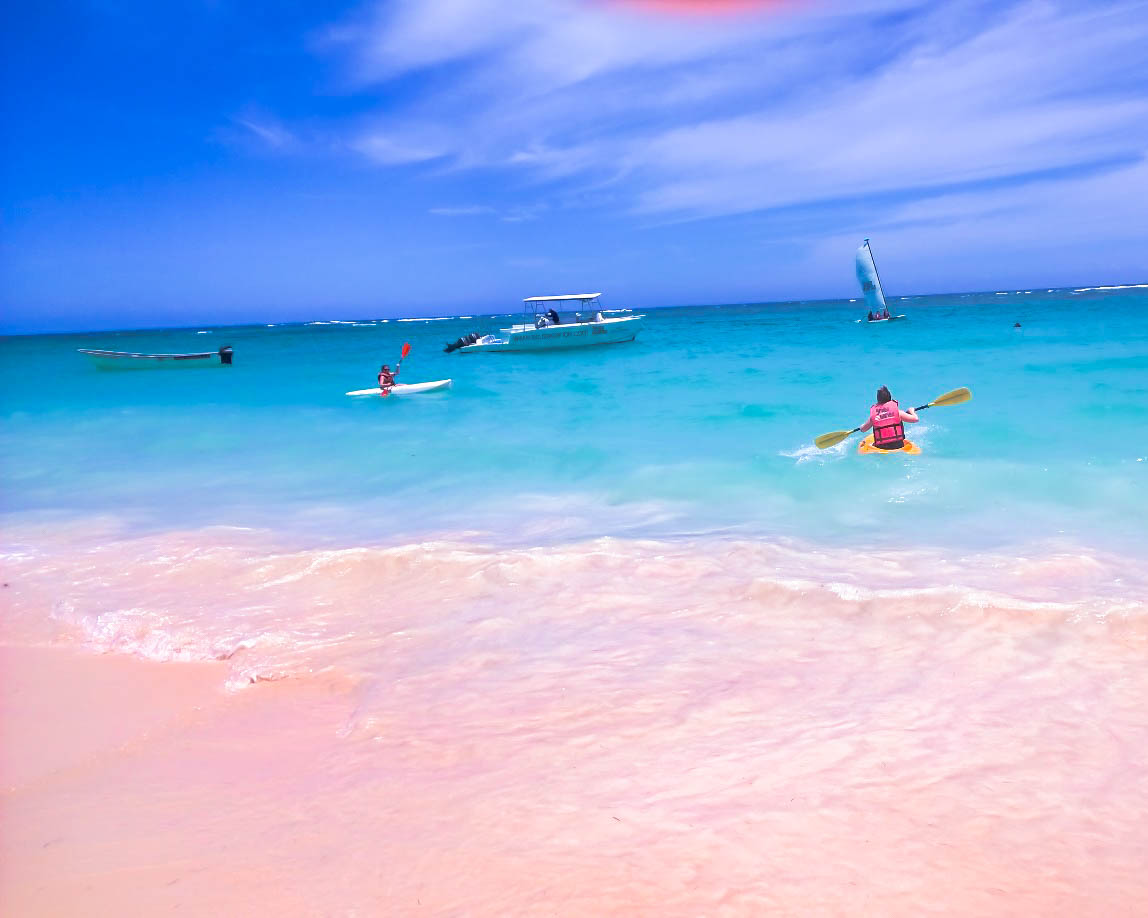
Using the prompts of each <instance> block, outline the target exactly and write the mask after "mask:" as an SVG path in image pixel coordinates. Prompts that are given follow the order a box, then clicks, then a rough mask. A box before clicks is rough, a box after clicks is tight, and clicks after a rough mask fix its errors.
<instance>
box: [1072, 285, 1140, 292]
mask: <svg viewBox="0 0 1148 918" xmlns="http://www.w3.org/2000/svg"><path fill="white" fill-rule="evenodd" d="M1145 288H1148V284H1111V285H1109V286H1106V287H1077V288H1076V289H1075V290H1073V291H1072V292H1073V293H1089V292H1090V291H1093V290H1142V289H1145ZM1050 292H1051V291H1050Z"/></svg>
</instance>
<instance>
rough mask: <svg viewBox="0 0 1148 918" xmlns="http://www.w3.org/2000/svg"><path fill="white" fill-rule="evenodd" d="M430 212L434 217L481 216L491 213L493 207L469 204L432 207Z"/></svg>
mask: <svg viewBox="0 0 1148 918" xmlns="http://www.w3.org/2000/svg"><path fill="white" fill-rule="evenodd" d="M430 213H431V214H433V215H434V216H436V217H481V216H484V215H486V214H493V213H495V210H494V208H493V207H487V206H485V205H483V204H470V205H467V206H465V207H432V208H431V209H430Z"/></svg>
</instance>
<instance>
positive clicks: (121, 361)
mask: <svg viewBox="0 0 1148 918" xmlns="http://www.w3.org/2000/svg"><path fill="white" fill-rule="evenodd" d="M76 350H78V351H79V352H80V353H81V354H83V355H84V356H85V357H87V358H88V359H89V360H91V361H92V363H93V364H95V365H96V366H97V367H99V368H100V369H101V370H145V369H151V368H155V367H219V366H223V367H229V366H231V357H232V354H231V346H230V345H224V346H223V347H221V348H220V349H219V350H218V351H201V352H200V353H196V354H137V353H133V352H131V351H102V350H95V349H92V348H86V347H80V348H76Z"/></svg>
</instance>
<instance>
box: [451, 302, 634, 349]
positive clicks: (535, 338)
mask: <svg viewBox="0 0 1148 918" xmlns="http://www.w3.org/2000/svg"><path fill="white" fill-rule="evenodd" d="M601 296H602V294H600V293H571V294H565V295H563V296H530V297H527V298H526V299H524V300H523V301H522V303H523V317H522V322H521V323H520V324H518V325H512V326H510V327H509V328H503V329H500V332H501V333H500V334H499V335H483V336H479V335H477V334H472V335H466V336H464V337H462V338H459V339H458V341H455V342H454V343H453V344H448V345H447V346H446V350H447V352H448V353H449V352H450V351H456V350H457V351H458V352H459V353H460V354H493V353H505V352H518V351H557V350H566V349H570V348H579V347H595V346H598V345H603V344H621V343H623V342H626V341H633V340H634V338H635V337H637V334H638V332H640V331H641V330H642V320H643V319H644V318H645V316H635V315H621V313H626V312H629V310H620V309H602V308H601V306H600V303H599V297H601ZM574 304H576V305H577V306H578V307H580V308H579V310H578V311H576V312H574V313H573V315H571V314H569V313H567V314H566V315H562V314H560V313H559V312H558V309H559V308H560V307H563V306H570V305H574Z"/></svg>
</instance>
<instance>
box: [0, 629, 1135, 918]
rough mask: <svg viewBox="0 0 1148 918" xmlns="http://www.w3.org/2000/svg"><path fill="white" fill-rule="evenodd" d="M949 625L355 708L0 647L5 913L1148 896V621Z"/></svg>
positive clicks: (195, 671) (757, 909)
mask: <svg viewBox="0 0 1148 918" xmlns="http://www.w3.org/2000/svg"><path fill="white" fill-rule="evenodd" d="M954 626H955V627H954V628H952V629H949V631H948V633H947V634H946V628H945V627H941V628H940V629H934V628H933V627H932V626H931V625H930V626H929V627H927V628H922V626H921V623H920V622H917V623H913V622H910V621H908V620H902V621H900V622H899V623H898V630H899V631H900V632H901V635H900V637H894V636H893V633H892V631H891V630H887V629H886V627H885V625H883V624H880V623H878V622H876V621H875V620H873V619H872V618H871V617H868V616H865V617H862V618H860V619H859V618H857V617H855V616H854V617H850V618H849V619H847V620H841V621H837V622H822V623H821V624H820V626H819V627H817V628H814V629H803V630H801V631H800V632H793V631H788V632H786V631H782V632H780V633H778V634H777V636H776V641H774V642H773V643H774V646H773V647H772V648H771V649H770V651H769V652H768V654H767V655H766V657H767V658H765V659H762V660H761V661H760V662H761V666H760V669H758V670H757V671H756V674H755V673H751V672H750V671H748V670H746V669H744V668H743V666H742V664H741V661H739V660H734V661H733V662H732V663H731V665H729V666H726V667H724V668H723V667H722V666H720V665H715V667H714V668H713V670H712V671H711V672H710V673H709V674H708V676H707V677H706V678H704V679H702V680H700V681H699V680H698V679H697V678H692V679H689V680H684V679H682V678H681V676H680V674H678V675H674V674H673V662H672V660H665V661H663V662H664V663H665V671H664V672H663V673H662V674H661V675H659V674H658V673H657V671H656V669H651V668H649V667H644V668H643V670H642V671H637V670H632V671H629V672H628V673H627V672H621V673H617V672H616V673H614V675H613V678H612V679H611V680H609V681H610V684H611V687H612V691H611V692H610V694H609V697H608V699H607V698H603V697H600V696H599V695H598V692H597V690H596V686H600V685H601V684H602V676H603V673H596V674H594V673H592V674H590V675H589V676H587V675H586V674H585V673H582V674H576V673H571V672H561V671H560V669H555V670H554V671H552V672H551V673H550V674H549V676H548V677H547V678H545V679H544V680H543V681H544V682H545V683H546V684H545V685H522V684H519V685H503V686H502V687H501V688H500V689H499V688H496V687H495V685H496V684H495V683H493V682H491V681H490V680H478V682H479V684H480V685H481V686H482V691H481V692H476V693H474V694H459V693H458V692H457V689H455V690H454V692H453V694H452V695H451V696H450V697H449V698H444V697H443V696H442V695H441V694H440V693H439V692H438V691H437V690H436V689H435V688H434V687H433V686H432V685H430V684H429V682H427V681H424V682H423V684H421V685H420V684H419V683H418V680H417V679H416V680H411V681H407V682H405V683H404V684H401V685H394V686H392V687H391V690H392V691H393V692H394V693H395V695H396V697H395V699H394V700H393V703H386V702H383V701H381V700H380V699H379V698H378V697H377V696H372V700H371V705H370V709H371V712H372V713H371V716H370V717H369V718H366V719H365V720H364V719H362V718H358V717H356V711H357V710H359V708H360V707H361V706H362V704H363V696H362V687H361V685H359V684H357V683H356V681H355V680H351V679H347V678H345V677H342V676H338V675H336V674H335V673H334V672H326V673H318V674H313V675H310V676H298V677H294V678H289V679H284V680H281V681H276V682H260V683H257V684H253V685H251V686H249V687H248V688H245V689H242V690H239V691H227V690H225V688H224V684H225V678H226V664H224V663H172V662H168V663H156V662H150V661H144V660H140V659H138V658H135V657H131V656H125V655H117V654H106V655H95V654H92V653H90V652H88V651H84V650H82V649H80V648H75V647H29V646H19V645H8V646H4V647H2V648H0V664H2V672H3V674H4V675H3V709H2V713H3V724H4V737H3V739H4V744H3V749H4V752H3V758H2V766H0V767H2V777H3V784H2V787H3V797H2V800H3V811H2V819H3V823H2V824H3V836H2V841H0V865H2V866H0V889H2V890H3V893H2V898H0V911H2V912H3V913H4V914H6V915H32V914H36V915H45V914H78V913H86V914H124V913H137V914H157V913H163V914H166V913H171V912H175V911H178V912H180V913H181V914H204V915H207V914H225V913H229V914H276V915H279V916H283V915H315V914H332V915H345V914H383V913H385V914H399V915H406V914H411V915H413V914H478V915H505V914H539V915H541V914H546V915H553V914H558V915H586V914H640V915H655V914H658V915H666V914H672V915H695V914H720V915H753V914H762V913H765V912H770V913H778V914H793V915H797V914H810V913H819V914H859V913H867V914H894V915H898V914H900V915H919V914H922V913H936V914H980V915H1015V914H1028V915H1031V914H1046V915H1054V914H1056V915H1064V914H1072V915H1104V916H1112V915H1134V914H1142V913H1143V910H1144V906H1145V904H1146V903H1148V832H1146V831H1145V829H1144V827H1143V821H1142V814H1143V813H1144V812H1148V779H1146V777H1145V769H1144V768H1143V762H1144V761H1145V758H1146V755H1148V718H1145V716H1144V713H1143V712H1144V700H1145V698H1148V675H1146V673H1145V667H1144V665H1143V659H1142V651H1143V641H1142V640H1141V639H1140V638H1139V637H1138V636H1137V635H1133V639H1132V640H1127V639H1126V636H1125V637H1119V636H1118V637H1117V639H1115V640H1113V636H1112V635H1111V634H1107V633H1105V634H1100V635H1097V634H1093V635H1091V636H1090V637H1083V638H1081V639H1079V640H1078V639H1073V640H1072V641H1069V642H1065V641H1064V640H1063V639H1062V637H1061V636H1060V635H1058V634H1057V632H1056V628H1055V627H1050V626H1049V623H1047V622H1046V623H1044V624H1029V625H1026V626H1025V627H1024V628H1022V629H1017V628H1015V627H1013V626H1009V627H1008V628H1004V627H1002V625H1001V623H1000V622H999V621H997V622H990V623H987V625H986V626H985V627H984V628H982V627H973V628H970V626H969V623H968V622H967V621H966V622H961V623H959V625H958V624H957V623H954ZM683 627H688V626H686V625H685V623H683ZM970 631H971V632H973V633H976V634H977V635H978V638H977V639H976V640H974V641H971V642H970V639H969V637H968V635H969V633H970ZM926 632H928V640H929V641H930V647H928V648H926V647H922V646H917V645H916V642H917V641H919V640H922V639H925V638H926ZM986 634H990V635H992V636H993V638H994V641H993V643H994V644H995V645H996V649H995V651H991V652H989V651H987V648H986V645H985V644H983V643H981V641H980V638H982V637H984V636H985V635H986ZM694 637H698V638H701V637H704V636H703V635H700V634H695V635H694ZM946 638H948V639H949V640H946ZM846 640H848V641H852V642H853V646H854V647H855V651H856V652H855V653H850V654H842V653H841V652H840V644H841V642H842V641H846ZM907 646H913V647H915V650H916V653H917V654H918V655H919V658H918V659H917V660H916V662H917V663H919V664H921V665H920V666H919V667H918V668H916V669H908V668H906V667H904V666H903V665H901V663H902V662H903V661H901V660H899V659H898V653H899V652H900V651H903V650H904V648H905V647H907ZM881 647H884V652H882V651H880V650H879V648H881ZM830 648H833V649H830ZM603 653H604V654H605V649H603ZM882 657H885V660H884V662H882ZM851 659H852V660H853V661H854V663H853V664H852V665H851V664H850V663H849V661H850V660H851ZM600 662H601V665H602V667H603V668H604V669H606V670H609V669H611V664H610V662H609V660H608V657H607V656H603V658H602V660H601V661H600ZM717 662H718V661H716V660H715V663H717ZM479 668H480V669H481V665H480V666H479ZM623 669H625V668H623ZM627 677H630V678H632V679H633V680H634V682H633V684H630V685H629V686H623V685H621V684H618V683H617V681H616V680H617V679H618V678H621V679H622V681H625V680H626V678H627ZM348 725H352V728H351V729H348Z"/></svg>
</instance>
